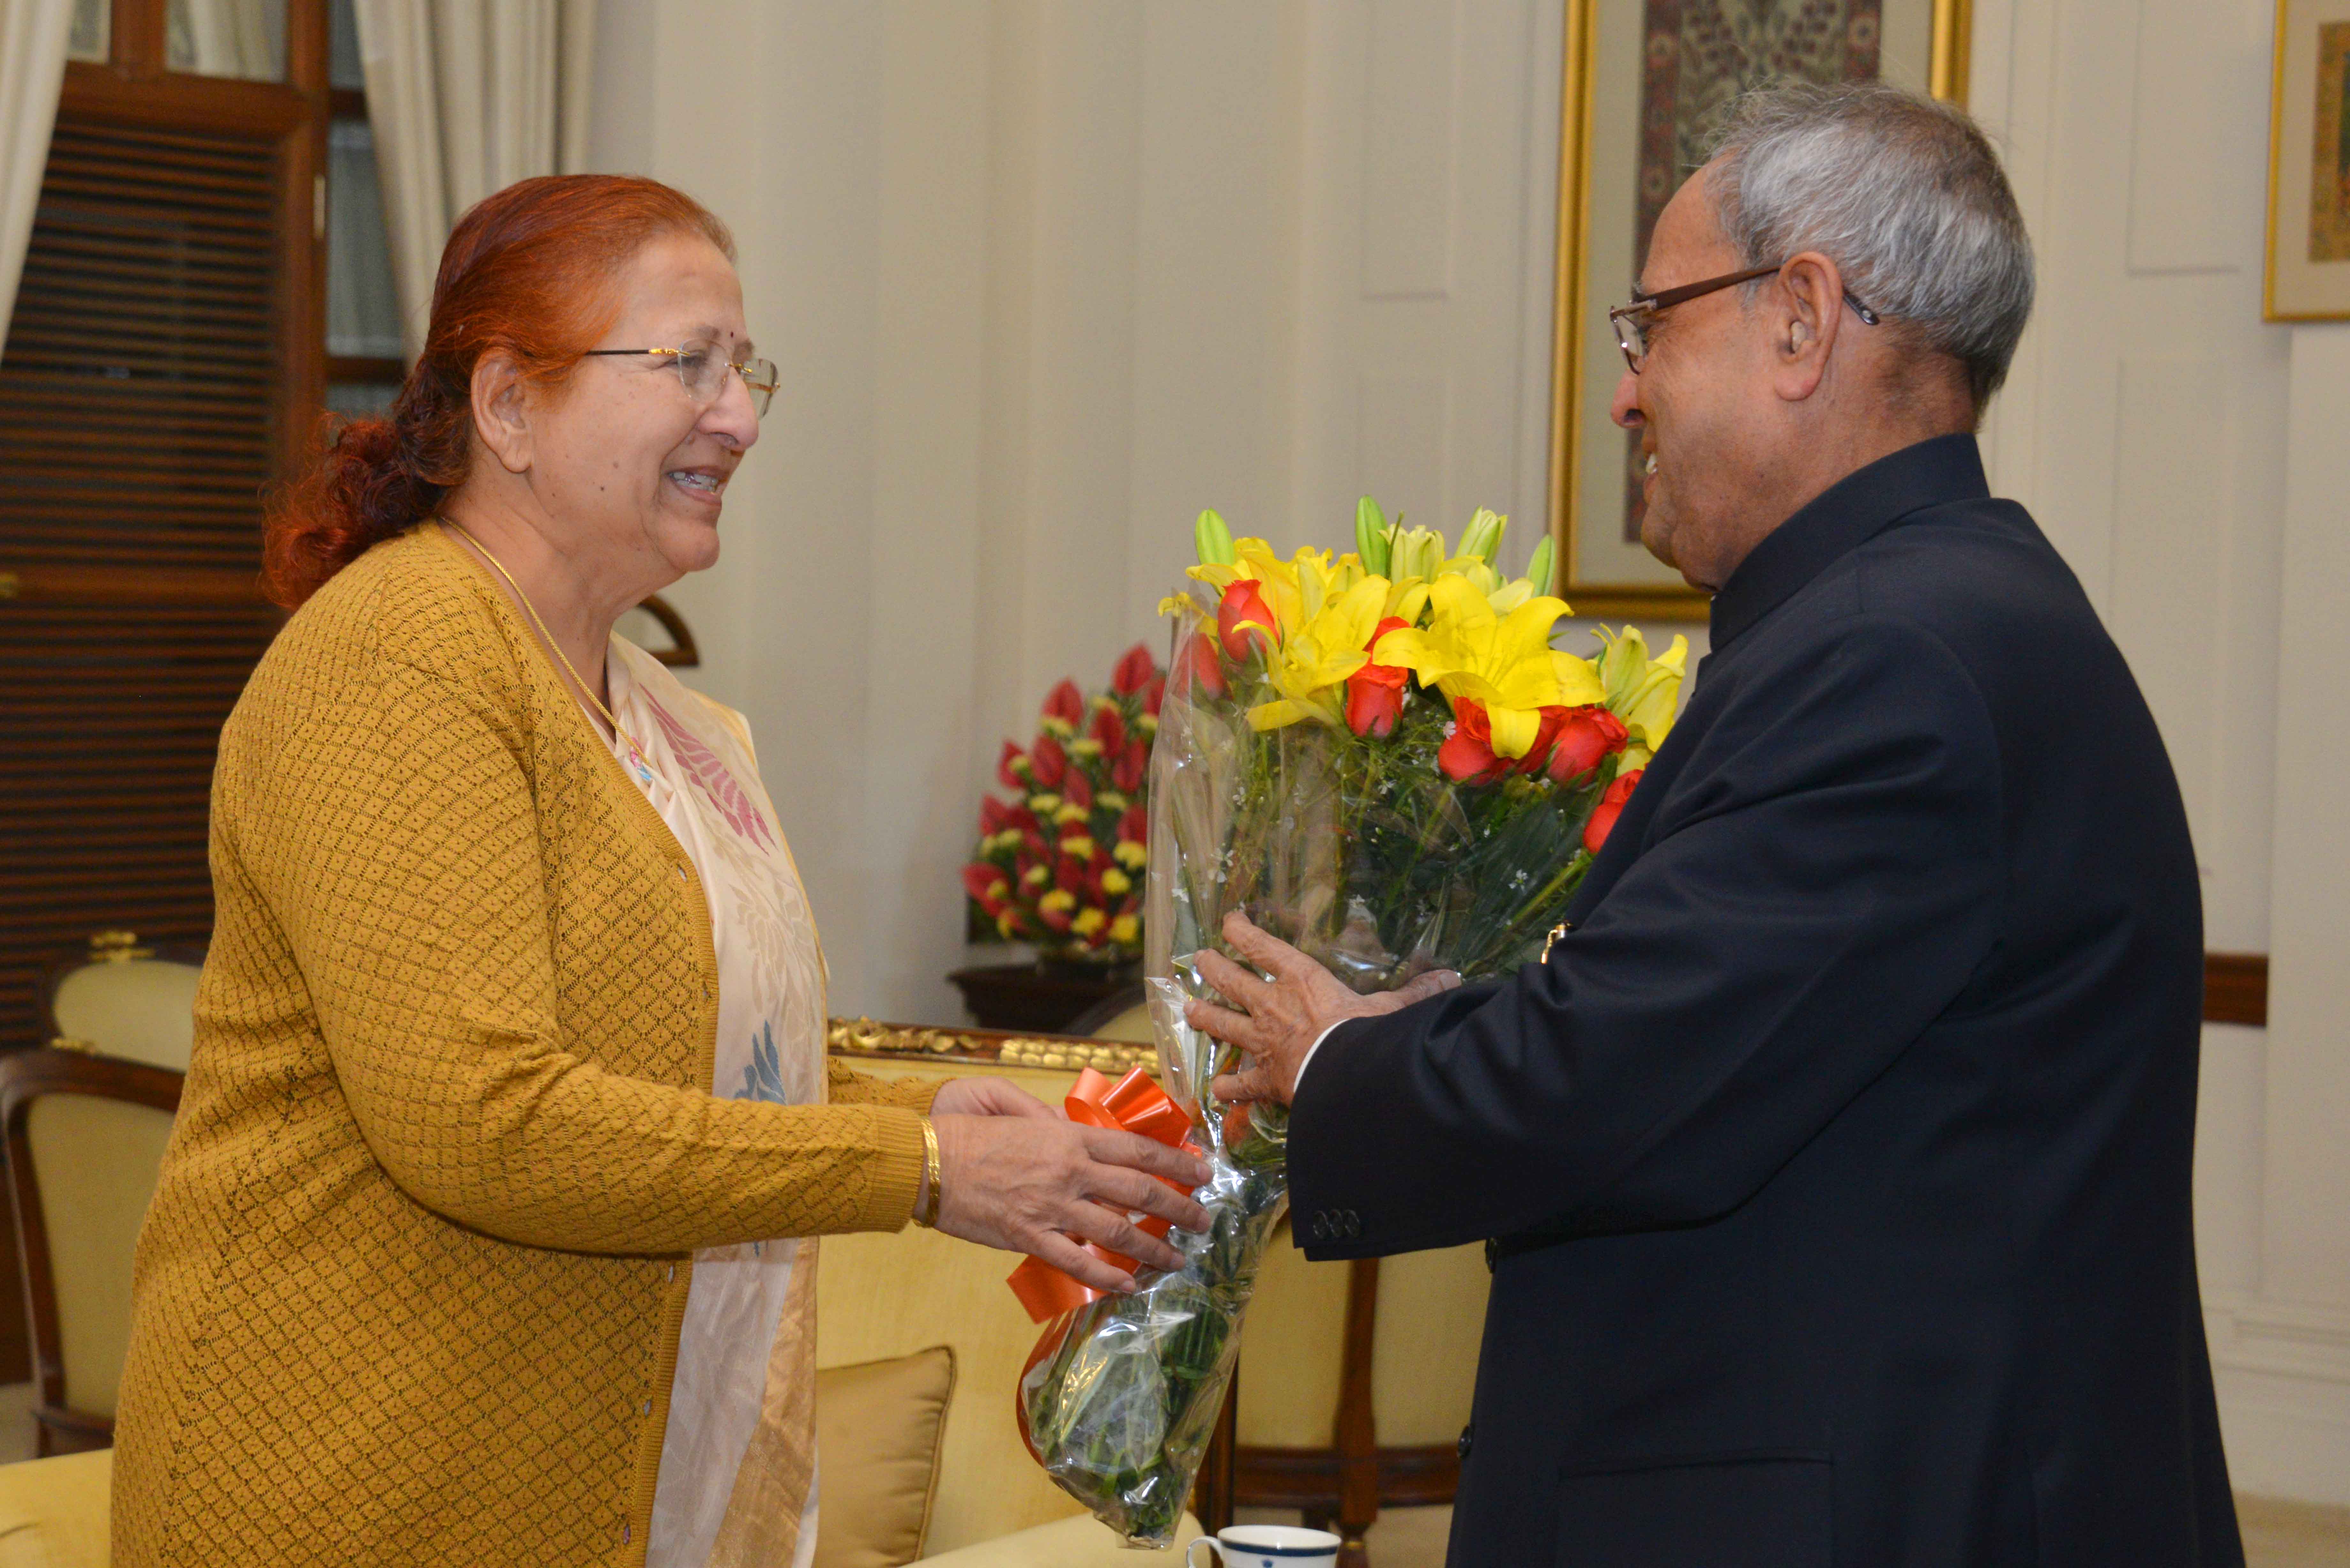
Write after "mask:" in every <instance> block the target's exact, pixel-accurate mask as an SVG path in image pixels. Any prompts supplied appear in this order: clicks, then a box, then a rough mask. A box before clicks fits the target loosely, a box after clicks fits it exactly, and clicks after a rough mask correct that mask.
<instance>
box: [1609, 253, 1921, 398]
mask: <svg viewBox="0 0 2350 1568" xmlns="http://www.w3.org/2000/svg"><path fill="white" fill-rule="evenodd" d="M1785 265H1787V264H1786V263H1784V262H1781V263H1780V264H1779V265H1778V266H1758V267H1752V268H1749V269H1748V270H1747V271H1745V272H1733V273H1731V274H1729V275H1727V276H1724V277H1710V278H1707V279H1706V280H1705V281H1704V282H1702V283H1685V284H1683V285H1681V286H1680V287H1679V288H1669V289H1666V290H1665V291H1664V292H1663V293H1661V294H1635V295H1634V296H1632V303H1631V304H1629V305H1619V306H1617V307H1616V308H1615V309H1613V310H1611V311H1609V312H1608V313H1607V321H1608V325H1610V326H1612V327H1615V328H1616V346H1617V348H1621V349H1623V350H1624V363H1626V364H1627V365H1629V366H1631V367H1632V374H1634V375H1635V376H1637V375H1638V374H1639V373H1640V363H1641V361H1642V360H1644V359H1646V358H1648V324H1649V323H1650V322H1652V321H1654V320H1656V318H1657V317H1658V315H1659V313H1660V312H1663V311H1667V310H1669V309H1671V308H1672V307H1673V306H1676V305H1686V304H1688V303H1689V302H1690V300H1692V299H1696V298H1699V297H1700V296H1704V295H1709V294H1711V293H1712V292H1713V291H1714V290H1716V289H1718V288H1728V287H1730V286H1732V285H1734V284H1741V283H1752V282H1753V281H1754V280H1755V279H1756V278H1758V277H1769V276H1770V275H1772V274H1773V273H1774V272H1777V271H1779V270H1780V268H1781V267H1783V266H1785ZM1844 302H1845V303H1846V305H1849V306H1852V308H1853V314H1855V315H1856V316H1858V317H1860V318H1861V320H1862V321H1864V322H1866V324H1868V325H1869V326H1871V327H1874V326H1876V325H1877V321H1878V319H1879V318H1878V317H1877V312H1875V311H1874V310H1871V309H1869V308H1868V306H1865V305H1863V304H1861V302H1860V301H1858V300H1857V299H1855V298H1854V297H1853V296H1852V291H1851V290H1850V289H1846V291H1845V296H1844Z"/></svg>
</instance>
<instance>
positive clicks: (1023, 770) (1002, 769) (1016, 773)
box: [995, 741, 1029, 793]
mask: <svg viewBox="0 0 2350 1568" xmlns="http://www.w3.org/2000/svg"><path fill="white" fill-rule="evenodd" d="M995 776H996V778H997V780H998V781H1000V782H1001V783H1002V784H1003V787H1004V788H1005V789H1016V790H1019V791H1022V792H1023V793H1025V792H1026V790H1027V788H1028V776H1029V774H1028V756H1027V753H1024V752H1023V751H1022V750H1021V749H1020V748H1019V747H1017V746H1015V745H1014V744H1013V743H1012V742H1009V741H1006V742H1003V754H1002V755H1001V756H999V757H997V758H996V759H995Z"/></svg>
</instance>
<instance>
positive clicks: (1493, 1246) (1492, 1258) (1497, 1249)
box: [1485, 1236, 1502, 1274]
mask: <svg viewBox="0 0 2350 1568" xmlns="http://www.w3.org/2000/svg"><path fill="white" fill-rule="evenodd" d="M1501 1261H1502V1243H1501V1241H1500V1239H1499V1238H1498V1237H1493V1236H1488V1237H1486V1238H1485V1272H1487V1273H1489V1274H1490V1273H1492V1272H1493V1266H1494V1265H1495V1264H1496V1263H1498V1262H1501Z"/></svg>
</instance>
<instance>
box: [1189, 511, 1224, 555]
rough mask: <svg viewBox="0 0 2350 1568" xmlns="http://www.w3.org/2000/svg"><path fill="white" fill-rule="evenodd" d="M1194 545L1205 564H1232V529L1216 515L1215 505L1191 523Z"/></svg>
mask: <svg viewBox="0 0 2350 1568" xmlns="http://www.w3.org/2000/svg"><path fill="white" fill-rule="evenodd" d="M1191 544H1192V547H1193V548H1194V549H1196V550H1198V552H1199V554H1200V565H1201V566H1231V565H1232V560H1233V556H1232V530H1231V529H1230V528H1227V527H1225V526H1224V520H1223V519H1222V518H1221V517H1219V516H1217V515H1216V513H1215V509H1214V508H1213V507H1211V508H1209V509H1208V510H1207V511H1205V512H1202V513H1201V514H1200V520H1199V521H1198V522H1197V523H1194V524H1192V525H1191Z"/></svg>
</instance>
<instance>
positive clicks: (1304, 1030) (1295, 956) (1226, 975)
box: [1183, 909, 1461, 1106]
mask: <svg viewBox="0 0 2350 1568" xmlns="http://www.w3.org/2000/svg"><path fill="white" fill-rule="evenodd" d="M1224 940H1226V941H1228V942H1230V943H1232V948H1233V950H1235V951H1237V952H1238V953H1240V955H1241V956H1242V957H1243V958H1245V959H1247V960H1248V961H1250V962H1251V963H1253V964H1254V965H1255V966H1256V967H1257V968H1258V969H1259V970H1262V971H1264V973H1265V974H1269V975H1271V976H1273V978H1272V979H1271V980H1270V981H1268V980H1266V979H1264V978H1263V976H1262V975H1259V974H1255V973H1253V972H1251V971H1248V970H1245V969H1243V968H1242V967H1241V966H1240V965H1239V964H1236V963H1234V962H1233V961H1232V960H1230V959H1228V958H1226V957H1224V956H1223V954H1222V953H1215V952H1202V953H1201V954H1200V956H1199V964H1200V973H1201V977H1202V978H1203V979H1205V980H1206V981H1207V982H1208V983H1209V984H1210V985H1212V986H1214V987H1215V988H1216V990H1217V991H1218V992H1220V993H1221V994H1222V996H1223V998H1224V1000H1225V1001H1227V1002H1234V1003H1237V1004H1238V1006H1239V1007H1240V1008H1241V1009H1243V1011H1240V1012H1235V1011H1233V1009H1232V1008H1230V1007H1219V1006H1217V1005H1216V1004H1215V1003H1214V1002H1207V1001H1199V1002H1191V1004H1189V1005H1188V1006H1186V1007H1185V1008H1184V1009H1183V1016H1184V1018H1185V1019H1186V1020H1187V1021H1188V1022H1189V1023H1191V1027H1192V1028H1194V1029H1197V1030H1199V1031H1200V1032H1201V1033H1203V1034H1208V1035H1212V1036H1213V1037H1214V1038H1216V1039H1218V1040H1222V1041H1223V1042H1225V1043H1226V1044H1232V1045H1237V1046H1239V1047H1240V1048H1241V1049H1242V1050H1243V1051H1244V1052H1246V1053H1247V1054H1248V1065H1247V1066H1246V1067H1244V1068H1243V1069H1242V1070H1241V1071H1240V1072H1238V1073H1228V1074H1226V1075H1224V1076H1222V1077H1221V1078H1218V1079H1217V1080H1216V1081H1215V1083H1214V1085H1211V1086H1212V1087H1213V1088H1214V1090H1215V1095H1216V1097H1217V1098H1218V1099H1220V1100H1278V1101H1280V1102H1281V1103H1282V1104H1283V1105H1284V1106H1285V1105H1287V1104H1289V1102H1290V1101H1291V1100H1292V1099H1293V1098H1294V1097H1295V1096H1296V1094H1297V1074H1298V1070H1299V1069H1300V1068H1302V1067H1303V1066H1305V1055H1306V1053H1307V1052H1309V1051H1311V1050H1313V1049H1314V1042H1315V1041H1316V1040H1319V1039H1321V1038H1322V1033H1323V1031H1324V1030H1326V1029H1328V1028H1329V1027H1330V1026H1331V1025H1332V1024H1334V1023H1341V1022H1343V1021H1344V1020H1346V1019H1349V1018H1367V1017H1369V1016H1371V1015H1372V1014H1374V1013H1381V1012H1396V1011H1398V1010H1399V1009H1401V1008H1406V1007H1409V1006H1410V1005H1411V1004H1412V1003H1413V1002H1420V1001H1424V1000H1426V999H1427V998H1429V997H1431V996H1434V995H1436V994H1437V993H1438V992H1446V991H1451V989H1452V988H1453V987H1454V986H1456V985H1459V984H1460V983H1461V977H1460V976H1459V975H1457V974H1454V973H1453V972H1452V971H1451V970H1436V971H1431V972H1430V973H1428V974H1424V975H1421V976H1420V977H1419V979H1418V980H1415V981H1412V982H1411V983H1410V984H1409V985H1406V986H1402V987H1399V989H1397V990H1394V991H1388V992H1380V993H1378V995H1376V996H1357V994H1355V992H1351V991H1348V990H1347V987H1346V985H1345V984H1344V983H1343V982H1342V981H1340V980H1339V979H1338V977H1337V976H1336V975H1334V974H1332V973H1331V972H1330V971H1328V970H1326V969H1324V968H1323V967H1322V966H1321V965H1320V964H1318V963H1315V961H1313V960H1312V959H1310V958H1307V957H1306V956H1305V954H1304V953H1302V952H1299V951H1298V950H1296V949H1295V948H1294V947H1291V946H1290V945H1289V944H1288V943H1287V942H1284V941H1283V940H1281V939H1280V938H1278V937H1273V936H1267V935H1266V934H1265V933H1264V932H1263V931H1262V930H1259V929H1257V928H1256V927H1255V926H1254V925H1253V924H1251V923H1250V921H1249V919H1248V917H1247V916H1245V915H1243V914H1242V913H1241V912H1240V911H1239V910H1238V909H1235V910H1233V911H1232V913H1231V914H1229V915H1227V916H1225V917H1224Z"/></svg>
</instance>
